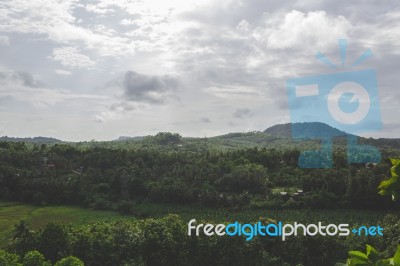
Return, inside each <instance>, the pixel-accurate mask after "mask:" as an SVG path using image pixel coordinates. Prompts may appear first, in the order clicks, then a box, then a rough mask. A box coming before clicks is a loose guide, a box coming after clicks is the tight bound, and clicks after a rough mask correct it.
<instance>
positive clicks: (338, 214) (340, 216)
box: [0, 201, 400, 247]
mask: <svg viewBox="0 0 400 266" xmlns="http://www.w3.org/2000/svg"><path fill="white" fill-rule="evenodd" d="M135 212H137V213H140V214H141V217H148V218H158V217H163V216H165V215H167V214H170V213H175V214H178V215H180V216H181V217H182V219H183V221H189V220H190V219H192V218H195V219H197V220H198V221H210V222H215V223H220V222H222V223H223V222H233V221H242V222H250V221H257V220H258V219H259V218H264V217H267V218H270V219H273V220H277V221H278V220H281V221H286V222H294V221H297V222H300V223H316V222H319V221H320V222H323V223H349V224H350V225H354V224H364V225H375V224H377V223H379V221H380V220H381V219H382V218H383V216H384V215H386V214H388V212H383V211H361V210H269V211H263V210H228V209H211V208H203V207H193V206H178V205H166V204H150V203H143V204H138V205H136V206H135ZM392 214H395V215H397V216H400V213H399V212H395V213H393V212H392ZM120 219H123V220H130V219H136V218H135V216H134V215H131V216H129V215H121V214H119V213H117V212H114V211H96V210H90V209H85V208H81V207H74V206H35V205H28V204H23V203H16V202H7V201H0V247H4V246H6V245H7V244H8V243H9V241H10V240H11V238H12V230H13V226H14V224H16V223H18V222H19V221H20V220H25V221H26V222H28V223H29V224H31V226H32V228H33V229H40V228H42V227H44V226H45V225H46V224H47V223H49V222H56V223H62V224H70V225H81V224H88V223H94V222H98V221H115V220H120Z"/></svg>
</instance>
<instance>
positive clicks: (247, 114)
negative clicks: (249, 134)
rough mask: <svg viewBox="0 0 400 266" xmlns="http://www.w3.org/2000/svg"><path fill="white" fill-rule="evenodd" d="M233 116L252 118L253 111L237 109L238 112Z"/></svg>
mask: <svg viewBox="0 0 400 266" xmlns="http://www.w3.org/2000/svg"><path fill="white" fill-rule="evenodd" d="M233 116H234V117H235V118H240V119H242V118H246V117H250V116H252V114H251V111H250V109H249V108H239V109H236V111H235V112H234V113H233Z"/></svg>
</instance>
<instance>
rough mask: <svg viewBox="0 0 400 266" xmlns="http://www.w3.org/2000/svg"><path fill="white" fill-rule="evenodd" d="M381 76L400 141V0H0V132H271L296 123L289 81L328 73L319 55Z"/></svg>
mask: <svg viewBox="0 0 400 266" xmlns="http://www.w3.org/2000/svg"><path fill="white" fill-rule="evenodd" d="M338 39H347V40H348V55H347V59H348V62H349V63H348V65H345V71H350V67H349V66H350V65H351V64H352V62H354V61H355V60H356V59H357V58H358V57H359V56H360V55H361V54H362V53H363V52H364V51H365V50H367V49H368V48H369V49H371V50H372V52H373V56H372V57H371V58H369V59H368V60H366V61H365V62H363V63H362V64H360V65H359V66H357V67H354V68H352V69H351V70H361V69H366V68H370V69H371V68H372V69H375V70H376V73H377V79H378V89H379V97H380V104H381V112H382V117H383V122H384V128H383V129H382V130H381V131H379V132H373V133H365V134H364V135H366V136H374V137H400V134H399V133H400V121H399V119H398V114H399V111H398V110H399V109H398V108H399V104H400V88H398V84H400V75H399V74H398V71H399V64H400V63H399V62H400V6H399V4H398V1H397V0H393V1H380V0H375V1H367V0H365V1H360V0H359V1H317V0H298V1H293V0H287V1H285V0H272V1H263V0H226V1H195V0H191V1H189V0H169V1H165V0H146V1H145V0H142V1H134V0H132V1H128V0H113V1H111V0H99V1H96V0H93V1H92V0H84V1H79V0H36V1H30V0H2V1H0V121H1V124H0V135H8V136H15V137H23V136H39V135H41V136H52V137H56V138H60V139H63V140H72V141H78V140H90V139H96V140H111V139H115V138H117V137H118V136H121V135H130V136H137V135H147V134H155V133H157V132H159V131H172V132H179V133H181V134H182V135H184V136H198V137H204V136H213V135H217V134H223V133H227V132H237V131H240V132H241V131H251V130H264V129H265V128H267V127H269V126H271V125H274V124H277V123H286V122H289V121H290V118H289V109H288V100H287V95H286V89H285V82H286V80H287V79H289V78H293V77H303V76H307V75H318V74H329V73H336V72H338V71H344V70H342V69H332V68H329V67H327V66H325V65H324V64H322V63H321V62H319V61H317V60H316V58H315V55H316V53H317V52H318V51H320V52H322V53H324V54H326V55H327V56H329V58H330V59H331V61H332V62H334V63H340V52H339V48H338Z"/></svg>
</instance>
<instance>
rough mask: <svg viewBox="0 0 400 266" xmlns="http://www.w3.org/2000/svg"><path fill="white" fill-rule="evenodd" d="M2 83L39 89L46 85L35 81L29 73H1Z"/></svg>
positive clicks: (0, 80)
mask: <svg viewBox="0 0 400 266" xmlns="http://www.w3.org/2000/svg"><path fill="white" fill-rule="evenodd" d="M0 82H3V83H4V82H7V83H14V84H20V85H23V86H25V87H30V88H39V87H44V85H45V84H44V83H42V82H41V81H38V80H37V79H35V78H34V77H33V76H32V75H31V74H29V73H27V72H15V71H3V72H0Z"/></svg>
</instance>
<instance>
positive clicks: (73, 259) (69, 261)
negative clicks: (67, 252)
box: [54, 256, 85, 266]
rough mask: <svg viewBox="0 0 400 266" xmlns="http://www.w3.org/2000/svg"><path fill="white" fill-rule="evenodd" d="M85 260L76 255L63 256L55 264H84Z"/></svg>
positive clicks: (73, 265)
mask: <svg viewBox="0 0 400 266" xmlns="http://www.w3.org/2000/svg"><path fill="white" fill-rule="evenodd" d="M84 265H85V264H83V262H82V261H81V260H80V259H78V258H77V257H74V256H69V257H66V258H63V259H61V260H59V261H57V262H56V264H54V266H84Z"/></svg>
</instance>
